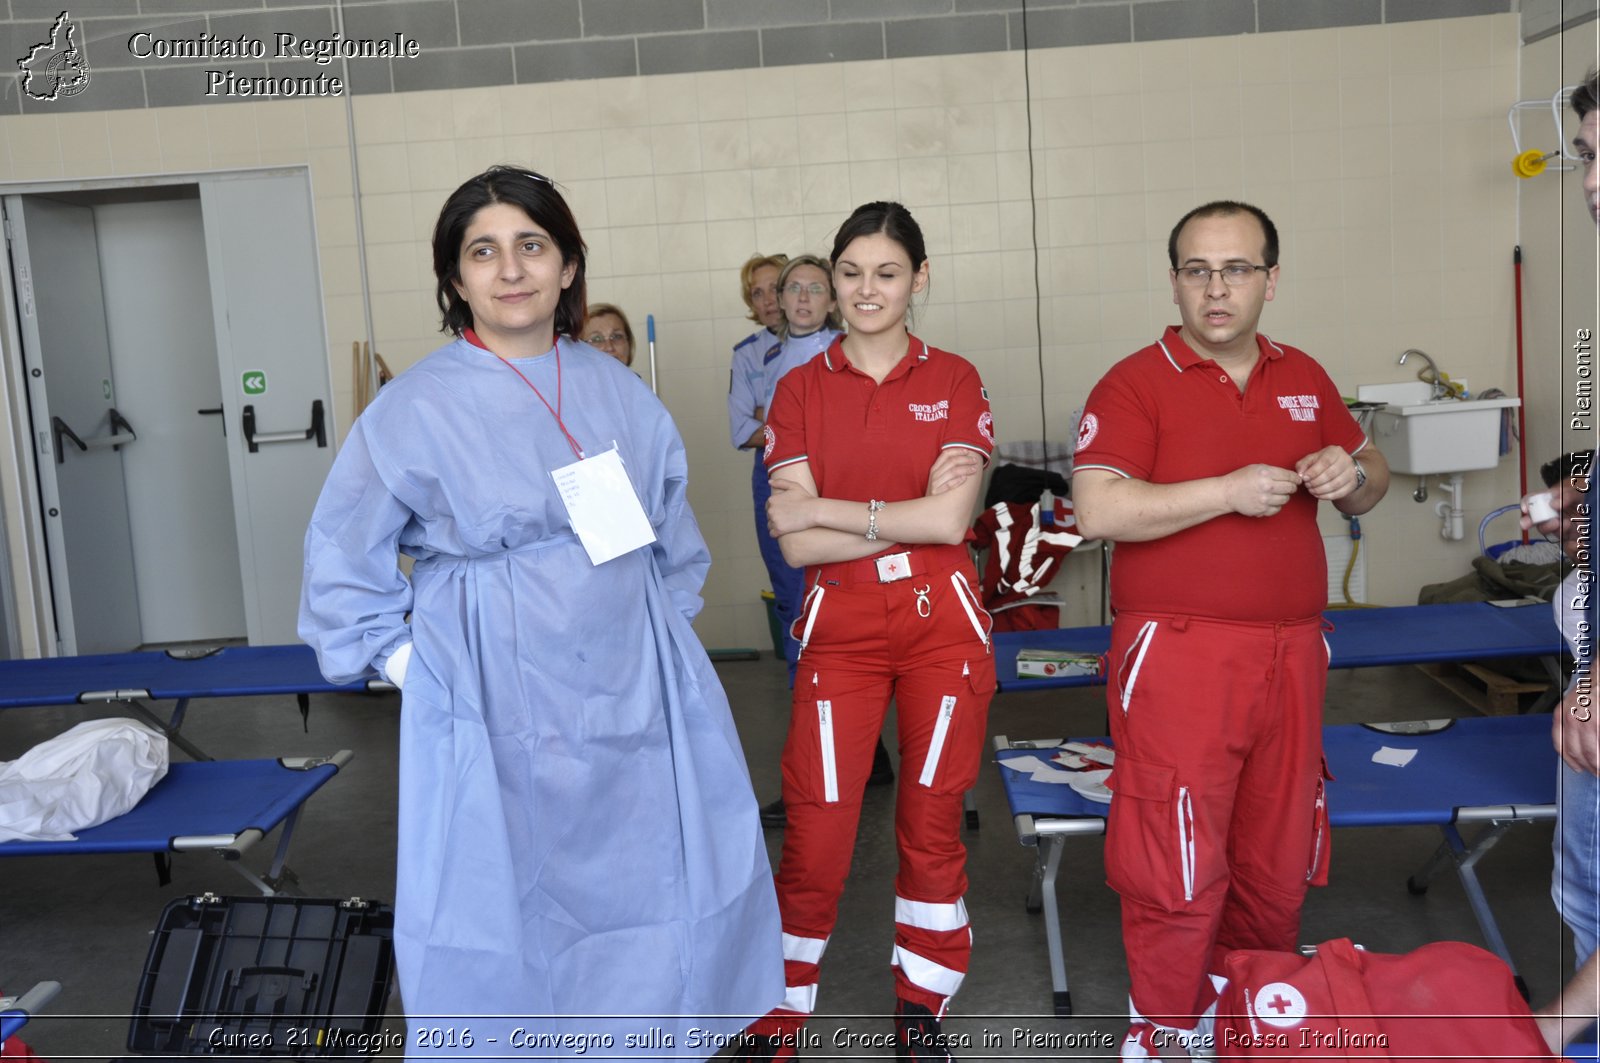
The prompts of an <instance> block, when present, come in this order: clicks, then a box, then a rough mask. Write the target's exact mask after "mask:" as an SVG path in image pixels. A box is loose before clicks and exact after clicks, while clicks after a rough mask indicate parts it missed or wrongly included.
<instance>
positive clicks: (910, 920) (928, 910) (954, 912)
mask: <svg viewBox="0 0 1600 1063" xmlns="http://www.w3.org/2000/svg"><path fill="white" fill-rule="evenodd" d="M894 921H895V922H897V923H904V924H905V925H906V926H914V927H918V928H919V929H922V930H960V929H961V928H962V927H964V926H966V925H967V905H966V902H965V901H964V900H963V899H962V898H960V897H957V898H956V899H955V901H953V902H952V903H949V904H939V903H935V902H933V901H912V900H907V899H906V898H904V897H898V896H897V897H895V899H894Z"/></svg>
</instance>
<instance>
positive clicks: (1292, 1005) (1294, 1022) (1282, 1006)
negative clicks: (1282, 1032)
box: [1255, 982, 1306, 1027]
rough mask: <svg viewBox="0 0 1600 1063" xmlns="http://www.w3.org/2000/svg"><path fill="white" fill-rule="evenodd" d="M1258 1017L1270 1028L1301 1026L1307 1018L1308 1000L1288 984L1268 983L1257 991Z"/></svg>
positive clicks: (1256, 1009) (1256, 1008) (1256, 1007)
mask: <svg viewBox="0 0 1600 1063" xmlns="http://www.w3.org/2000/svg"><path fill="white" fill-rule="evenodd" d="M1255 1005H1256V1006H1255V1011H1256V1017H1257V1018H1259V1019H1260V1020H1261V1021H1262V1022H1264V1023H1266V1024H1267V1025H1268V1026H1280V1027H1284V1026H1299V1025H1300V1023H1301V1022H1302V1021H1304V1020H1305V1017H1306V998H1305V997H1303V996H1301V995H1300V990H1298V989H1296V988H1295V987H1294V986H1292V985H1290V984H1289V983H1288V982H1268V983H1267V984H1266V985H1264V986H1262V987H1261V988H1260V989H1258V990H1256V1001H1255Z"/></svg>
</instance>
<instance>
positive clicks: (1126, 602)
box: [1073, 326, 1367, 621]
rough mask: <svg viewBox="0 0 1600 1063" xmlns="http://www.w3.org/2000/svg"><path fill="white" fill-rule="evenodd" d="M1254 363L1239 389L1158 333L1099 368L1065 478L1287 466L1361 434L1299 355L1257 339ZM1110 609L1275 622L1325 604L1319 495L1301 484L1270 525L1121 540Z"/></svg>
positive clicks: (1214, 526) (1167, 476)
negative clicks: (1084, 473)
mask: <svg viewBox="0 0 1600 1063" xmlns="http://www.w3.org/2000/svg"><path fill="white" fill-rule="evenodd" d="M1256 343H1257V344H1258V345H1259V347H1260V350H1261V357H1260V359H1259V360H1258V361H1257V362H1256V365H1255V368H1254V369H1252V370H1251V372H1250V379H1249V382H1248V383H1247V384H1246V386H1245V390H1244V391H1243V392H1242V393H1241V392H1240V391H1239V389H1238V387H1237V386H1235V384H1234V383H1233V381H1232V380H1231V379H1229V377H1228V375H1227V374H1226V373H1225V372H1223V370H1222V368H1221V367H1220V366H1219V365H1217V363H1216V362H1214V361H1212V360H1211V359H1209V358H1201V357H1200V356H1199V355H1198V354H1196V353H1195V352H1194V351H1193V350H1192V349H1191V348H1190V347H1189V345H1188V344H1187V343H1185V342H1184V341H1183V338H1182V336H1180V335H1179V333H1178V328H1177V326H1173V327H1171V328H1168V329H1167V331H1166V333H1165V335H1163V336H1162V337H1161V338H1160V339H1159V340H1157V341H1156V342H1155V343H1153V344H1151V345H1150V346H1149V347H1146V348H1144V349H1143V350H1141V351H1138V352H1136V353H1134V354H1132V355H1129V356H1128V357H1127V358H1124V359H1123V360H1122V361H1120V362H1118V363H1117V364H1116V365H1114V366H1112V367H1111V371H1110V372H1108V373H1107V374H1106V375H1105V376H1104V377H1103V378H1102V379H1101V381H1100V383H1098V384H1096V385H1095V387H1094V390H1093V391H1092V392H1090V393H1089V401H1088V403H1087V404H1086V405H1085V406H1084V414H1083V421H1082V423H1081V424H1080V427H1079V431H1078V449H1077V455H1076V457H1075V458H1074V459H1073V467H1074V468H1075V469H1106V470H1108V471H1110V472H1114V473H1116V474H1117V475H1118V476H1125V477H1129V478H1131V479H1135V480H1145V481H1148V482H1150V483H1156V484H1170V483H1182V482H1184V481H1186V480H1198V479H1203V478H1205V477H1208V476H1222V475H1225V474H1227V473H1230V472H1232V471H1234V470H1235V469H1238V468H1241V467H1243V466H1245V465H1251V464H1254V463H1257V462H1264V463H1266V464H1268V465H1276V466H1278V467H1279V468H1284V469H1293V468H1294V466H1295V463H1296V462H1298V461H1299V460H1300V459H1301V458H1303V457H1305V456H1306V455H1308V454H1312V453H1315V452H1316V451H1318V450H1321V449H1322V448H1323V447H1326V446H1329V445H1330V444H1331V445H1333V446H1338V447H1342V448H1343V449H1344V450H1346V451H1348V452H1349V453H1351V454H1354V453H1356V452H1357V451H1358V450H1360V449H1361V448H1362V447H1364V446H1366V445H1367V437H1366V435H1365V434H1364V433H1363V432H1362V431H1361V427H1360V426H1359V425H1357V424H1356V422H1355V418H1353V417H1351V416H1350V411H1349V410H1347V409H1346V408H1345V405H1344V400H1343V399H1341V398H1340V397H1339V390H1338V388H1336V387H1334V385H1333V381H1332V380H1330V379H1329V378H1328V374H1327V373H1326V372H1325V371H1324V370H1323V368H1322V367H1321V366H1320V365H1318V364H1317V363H1316V362H1315V361H1313V360H1312V359H1311V357H1310V356H1309V355H1307V354H1306V353H1305V352H1304V351H1300V350H1296V349H1295V348H1293V347H1287V346H1284V345H1283V344H1279V343H1274V342H1273V341H1272V340H1270V339H1268V338H1267V337H1266V336H1263V335H1260V334H1257V336H1256ZM1111 602H1112V605H1113V606H1115V607H1116V608H1119V609H1127V610H1131V611H1134V612H1156V613H1175V614H1180V615H1186V616H1204V617H1216V618H1221V619H1228V620H1248V621H1276V620H1288V619H1298V618H1302V617H1308V616H1312V615H1314V614H1316V613H1318V612H1320V611H1321V610H1322V609H1323V608H1324V607H1325V606H1326V605H1327V604H1328V570H1327V559H1326V557H1325V555H1324V554H1323V550H1322V534H1321V532H1320V531H1319V530H1318V529H1317V500H1316V499H1315V498H1312V497H1311V495H1310V494H1309V493H1307V492H1306V491H1305V490H1304V489H1302V490H1299V491H1296V492H1295V493H1294V494H1293V495H1292V496H1290V498H1289V502H1288V504H1287V505H1285V506H1284V507H1283V509H1282V510H1281V511H1279V512H1278V513H1277V514H1275V515H1274V516H1271V517H1265V518H1263V517H1246V516H1243V515H1241V514H1238V513H1229V514H1226V515H1224V516H1221V517H1217V518H1215V519H1213V520H1208V521H1205V522H1204V523H1202V524H1197V525H1195V526H1194V527H1192V528H1186V529H1184V530H1183V531H1180V532H1177V533H1175V534H1173V535H1168V536H1166V537H1164V538H1161V539H1155V540H1152V541H1149V542H1119V543H1118V544H1117V551H1116V556H1115V560H1114V561H1113V563H1112V565H1111Z"/></svg>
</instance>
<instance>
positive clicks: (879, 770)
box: [867, 737, 894, 786]
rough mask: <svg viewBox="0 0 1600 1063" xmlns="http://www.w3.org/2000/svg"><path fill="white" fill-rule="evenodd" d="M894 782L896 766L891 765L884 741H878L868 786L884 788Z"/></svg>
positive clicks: (873, 755)
mask: <svg viewBox="0 0 1600 1063" xmlns="http://www.w3.org/2000/svg"><path fill="white" fill-rule="evenodd" d="M892 782H894V765H893V764H890V763H889V751H888V750H887V749H886V748H884V745H883V739H882V738H881V737H880V738H879V739H878V750H877V752H875V753H873V754H872V774H871V775H868V776H867V785H868V786H883V785H885V784H887V783H892Z"/></svg>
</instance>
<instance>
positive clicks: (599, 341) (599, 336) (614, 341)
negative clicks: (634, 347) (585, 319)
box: [583, 332, 628, 347]
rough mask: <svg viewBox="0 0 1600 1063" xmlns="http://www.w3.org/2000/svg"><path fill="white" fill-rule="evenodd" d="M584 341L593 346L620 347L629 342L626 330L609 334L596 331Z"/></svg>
mask: <svg viewBox="0 0 1600 1063" xmlns="http://www.w3.org/2000/svg"><path fill="white" fill-rule="evenodd" d="M583 342H585V343H587V344H588V345H589V346H591V347H620V346H622V345H623V344H624V343H627V342H628V334H627V333H626V332H613V333H612V334H611V335H609V336H607V335H606V334H605V333H603V332H596V333H594V334H593V335H592V336H589V337H588V338H587V339H585V340H584V341H583Z"/></svg>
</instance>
